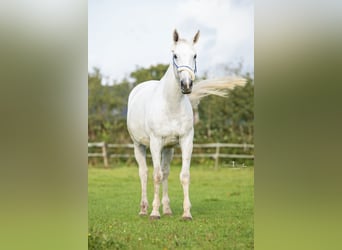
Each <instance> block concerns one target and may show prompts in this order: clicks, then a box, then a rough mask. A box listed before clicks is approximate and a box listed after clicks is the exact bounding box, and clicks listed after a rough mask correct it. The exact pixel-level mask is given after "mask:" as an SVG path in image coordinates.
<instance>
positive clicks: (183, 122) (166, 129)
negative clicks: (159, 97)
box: [150, 115, 192, 140]
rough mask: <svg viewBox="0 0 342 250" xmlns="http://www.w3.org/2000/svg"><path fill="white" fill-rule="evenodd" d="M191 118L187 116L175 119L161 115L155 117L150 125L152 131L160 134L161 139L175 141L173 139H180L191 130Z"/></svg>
mask: <svg viewBox="0 0 342 250" xmlns="http://www.w3.org/2000/svg"><path fill="white" fill-rule="evenodd" d="M191 118H192V117H191ZM191 118H189V117H188V116H185V115H179V116H175V117H169V116H163V115H161V116H157V117H155V119H154V120H153V122H152V123H151V124H150V125H151V129H152V130H153V131H155V133H158V135H159V136H160V137H163V138H168V139H167V140H173V139H172V138H178V137H179V136H182V135H185V134H187V133H188V132H189V131H190V130H191V128H192V119H191Z"/></svg>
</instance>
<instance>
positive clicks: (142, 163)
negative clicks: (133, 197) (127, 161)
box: [134, 144, 148, 216]
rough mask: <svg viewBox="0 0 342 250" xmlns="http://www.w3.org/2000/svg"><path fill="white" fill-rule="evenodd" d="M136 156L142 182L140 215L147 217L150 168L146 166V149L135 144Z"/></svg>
mask: <svg viewBox="0 0 342 250" xmlns="http://www.w3.org/2000/svg"><path fill="white" fill-rule="evenodd" d="M134 156H135V159H136V161H137V163H138V165H139V177H140V182H141V202H140V212H139V215H141V216H144V215H147V208H148V200H147V177H148V168H147V164H146V147H145V146H143V145H139V144H134Z"/></svg>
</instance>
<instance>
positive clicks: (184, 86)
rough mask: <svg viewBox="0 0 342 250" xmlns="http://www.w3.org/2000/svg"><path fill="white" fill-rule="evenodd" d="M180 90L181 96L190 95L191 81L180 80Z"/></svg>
mask: <svg viewBox="0 0 342 250" xmlns="http://www.w3.org/2000/svg"><path fill="white" fill-rule="evenodd" d="M180 82H181V90H182V93H183V94H190V93H191V91H192V80H191V79H187V80H181V81H180Z"/></svg>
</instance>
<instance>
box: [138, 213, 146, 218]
mask: <svg viewBox="0 0 342 250" xmlns="http://www.w3.org/2000/svg"><path fill="white" fill-rule="evenodd" d="M139 216H140V217H145V216H147V213H144V212H140V213H139Z"/></svg>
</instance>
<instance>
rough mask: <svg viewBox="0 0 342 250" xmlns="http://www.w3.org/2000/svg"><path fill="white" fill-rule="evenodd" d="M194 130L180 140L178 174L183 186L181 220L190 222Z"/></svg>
mask: <svg viewBox="0 0 342 250" xmlns="http://www.w3.org/2000/svg"><path fill="white" fill-rule="evenodd" d="M193 137H194V130H193V129H192V130H191V132H190V133H189V134H188V135H186V136H184V137H182V138H180V142H179V143H180V146H181V150H182V171H181V173H180V176H179V177H180V181H181V184H182V186H183V193H184V201H183V216H182V217H183V219H184V220H191V219H192V216H191V213H190V208H191V203H190V198H189V185H190V162H191V154H192V147H193Z"/></svg>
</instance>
